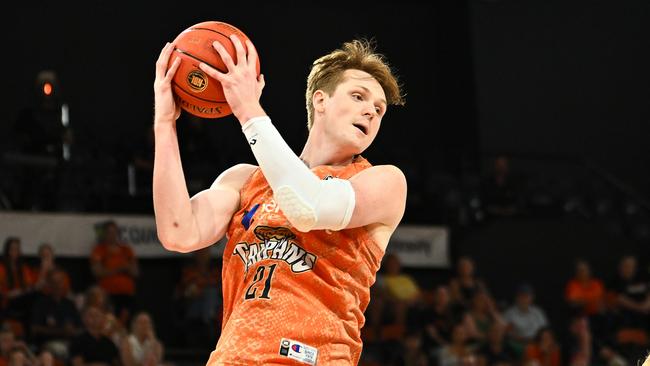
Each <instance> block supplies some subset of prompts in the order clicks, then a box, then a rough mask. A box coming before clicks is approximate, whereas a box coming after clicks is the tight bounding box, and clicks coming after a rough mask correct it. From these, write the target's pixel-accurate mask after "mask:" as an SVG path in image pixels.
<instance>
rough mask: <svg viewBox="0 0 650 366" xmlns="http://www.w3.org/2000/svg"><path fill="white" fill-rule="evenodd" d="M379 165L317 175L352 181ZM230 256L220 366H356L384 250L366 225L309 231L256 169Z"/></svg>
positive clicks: (320, 170)
mask: <svg viewBox="0 0 650 366" xmlns="http://www.w3.org/2000/svg"><path fill="white" fill-rule="evenodd" d="M370 166H371V165H370V163H368V161H366V160H365V159H363V158H361V157H357V158H356V159H355V160H354V161H353V162H352V163H351V164H349V165H346V166H319V167H316V168H313V169H312V172H313V173H315V174H316V175H317V176H318V177H320V179H329V178H331V177H336V178H341V179H349V178H350V177H352V176H354V175H355V174H357V173H358V172H360V171H362V170H364V169H367V168H369V167H370ZM240 197H241V199H240V209H239V211H238V212H237V213H236V214H235V215H234V216H233V218H232V220H231V221H230V224H229V226H228V231H227V235H228V242H227V244H226V247H225V248H224V254H223V269H222V271H223V273H222V281H223V283H222V286H223V287H222V288H223V323H222V331H221V336H220V338H219V341H218V343H217V347H216V349H215V350H214V351H213V352H212V353H211V355H210V359H209V360H208V363H207V364H208V365H209V366H216V365H314V364H318V365H356V364H357V363H358V361H359V356H360V354H361V347H362V342H361V336H360V329H361V327H362V326H363V324H364V321H365V318H364V315H363V312H364V311H365V309H366V308H367V306H368V302H369V301H370V286H371V285H372V284H373V283H374V281H375V276H376V273H377V270H378V269H379V265H380V263H381V259H382V257H383V255H384V252H383V250H382V249H381V248H380V247H379V246H378V245H377V244H376V243H375V242H374V240H373V239H372V238H371V237H370V235H369V233H368V231H367V229H366V228H364V227H360V228H354V229H345V230H341V231H330V230H313V231H310V232H307V233H302V232H300V231H298V230H296V229H295V228H293V227H292V226H291V224H290V223H289V221H288V220H287V219H286V218H285V216H284V215H283V213H282V210H280V208H279V207H278V205H277V204H276V203H275V201H274V200H273V192H272V190H271V188H270V187H269V185H268V183H267V181H266V179H265V178H264V175H263V174H262V172H261V170H260V169H259V168H257V169H256V170H255V171H254V173H253V174H252V175H251V177H250V178H249V179H248V181H247V182H246V184H245V185H244V187H243V188H242V189H241V191H240Z"/></svg>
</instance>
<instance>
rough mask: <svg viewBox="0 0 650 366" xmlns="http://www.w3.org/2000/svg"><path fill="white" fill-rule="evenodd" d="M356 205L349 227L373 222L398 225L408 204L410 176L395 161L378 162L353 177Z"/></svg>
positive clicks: (351, 182) (352, 183) (392, 225)
mask: <svg viewBox="0 0 650 366" xmlns="http://www.w3.org/2000/svg"><path fill="white" fill-rule="evenodd" d="M350 184H351V185H352V188H353V189H354V194H355V205H354V211H353V213H352V218H351V219H350V223H349V224H348V225H347V228H355V227H361V226H366V225H371V224H384V225H387V226H391V227H396V226H397V224H399V222H400V220H401V219H402V216H403V215H404V209H405V206H406V178H405V177H404V174H403V173H402V171H401V170H399V169H398V168H397V167H395V166H392V165H382V166H375V167H372V168H369V169H366V170H364V171H362V172H360V173H358V174H356V175H355V176H353V177H352V178H350Z"/></svg>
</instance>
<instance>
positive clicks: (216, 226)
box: [190, 164, 255, 250]
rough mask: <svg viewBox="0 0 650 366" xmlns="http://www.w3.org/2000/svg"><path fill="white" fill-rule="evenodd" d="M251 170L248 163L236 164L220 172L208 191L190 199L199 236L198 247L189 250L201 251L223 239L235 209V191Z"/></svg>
mask: <svg viewBox="0 0 650 366" xmlns="http://www.w3.org/2000/svg"><path fill="white" fill-rule="evenodd" d="M254 169H255V167H254V166H252V165H248V164H240V165H236V166H234V167H232V168H230V169H228V170H226V171H225V172H223V173H222V174H221V175H220V176H219V177H218V178H217V179H216V180H215V182H214V183H213V184H212V186H211V187H210V188H209V189H206V190H204V191H201V192H199V193H197V194H196V195H194V196H193V197H192V198H191V199H190V202H191V204H192V213H193V216H194V222H195V225H196V229H197V230H198V234H199V241H198V245H197V246H196V247H194V248H192V250H197V249H201V248H205V247H207V246H209V245H211V244H214V243H216V242H217V241H219V240H220V239H221V238H222V237H223V236H224V234H225V233H226V230H227V228H228V224H229V223H230V220H231V218H232V216H233V215H234V214H235V213H236V212H237V210H238V209H239V191H240V190H241V188H242V187H243V185H244V183H245V182H246V181H247V180H248V177H250V175H251V173H252V172H253V170H254Z"/></svg>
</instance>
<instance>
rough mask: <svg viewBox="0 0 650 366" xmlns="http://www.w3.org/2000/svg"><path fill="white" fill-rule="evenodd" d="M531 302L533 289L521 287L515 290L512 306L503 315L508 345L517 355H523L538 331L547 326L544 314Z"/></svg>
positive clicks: (526, 286) (528, 286)
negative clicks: (510, 345)
mask: <svg viewBox="0 0 650 366" xmlns="http://www.w3.org/2000/svg"><path fill="white" fill-rule="evenodd" d="M533 300H534V293H533V288H532V287H531V286H530V285H526V284H524V285H521V286H519V288H518V289H517V294H516V298H515V303H514V305H512V306H510V307H509V308H508V309H506V311H505V313H504V314H503V317H504V319H505V322H506V324H507V332H508V335H509V338H510V340H511V342H510V343H511V344H512V345H513V347H514V348H515V349H516V350H517V352H518V354H519V355H521V354H523V351H524V348H525V347H526V345H527V344H528V343H529V342H531V341H532V340H533V339H534V338H535V335H536V334H537V333H538V332H539V330H540V329H542V328H544V327H546V326H548V320H547V319H546V314H545V313H544V311H543V310H542V309H540V308H539V307H538V306H536V305H534V304H533Z"/></svg>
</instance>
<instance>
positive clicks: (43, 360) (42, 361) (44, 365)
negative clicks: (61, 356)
mask: <svg viewBox="0 0 650 366" xmlns="http://www.w3.org/2000/svg"><path fill="white" fill-rule="evenodd" d="M36 365H37V366H55V361H54V355H53V354H52V352H50V351H47V350H45V351H41V353H39V354H38V356H36Z"/></svg>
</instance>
